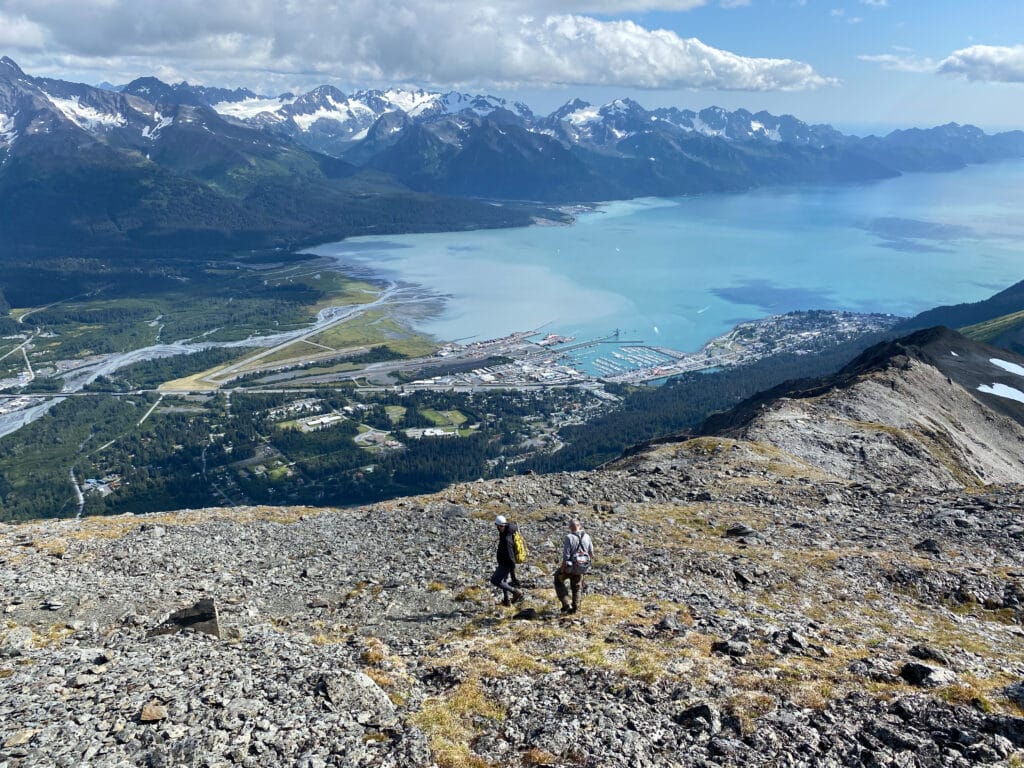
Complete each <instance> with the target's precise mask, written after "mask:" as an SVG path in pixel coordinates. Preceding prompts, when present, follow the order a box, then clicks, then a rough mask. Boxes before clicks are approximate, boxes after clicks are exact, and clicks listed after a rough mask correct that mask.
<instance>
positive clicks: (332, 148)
mask: <svg viewBox="0 0 1024 768" xmlns="http://www.w3.org/2000/svg"><path fill="white" fill-rule="evenodd" d="M209 104H210V106H211V107H212V108H213V109H214V110H216V111H217V112H218V113H220V114H221V115H223V116H224V117H226V118H229V119H233V120H238V121H240V122H243V123H245V124H247V125H252V126H256V127H264V128H271V129H273V130H276V131H279V132H282V133H284V134H286V135H288V136H291V137H293V138H295V139H296V140H297V141H299V142H300V143H302V144H303V145H305V146H308V147H310V148H313V149H316V150H318V151H323V152H327V153H329V154H335V155H337V154H342V153H344V152H345V150H347V149H349V148H350V146H349V145H351V143H352V142H356V141H360V140H362V139H365V138H366V137H367V135H368V133H369V129H370V127H371V126H372V125H373V124H374V123H375V122H377V120H379V119H380V118H381V117H383V116H384V115H387V114H393V113H400V114H402V115H405V116H406V117H407V118H409V120H410V121H412V122H417V123H419V122H428V121H432V120H438V119H441V118H444V117H448V116H451V115H456V114H459V113H462V112H466V113H472V114H475V115H480V116H484V115H490V114H492V113H493V112H495V111H497V110H504V111H508V112H511V113H512V114H514V115H516V116H518V117H519V118H521V119H523V120H527V121H532V120H533V113H532V112H531V111H530V109H529V107H527V106H526V105H525V104H522V103H519V102H514V103H510V102H508V101H506V100H505V99H501V98H498V97H496V96H480V95H473V94H468V93H458V92H456V91H449V92H447V93H440V92H434V91H425V90H422V89H399V88H394V89H389V90H362V91H356V92H355V93H353V94H349V95H346V94H345V93H343V92H342V91H340V90H339V89H337V88H335V87H333V86H330V85H324V86H320V87H318V88H315V89H313V90H312V91H309V92H307V93H304V94H302V95H301V96H294V95H292V94H284V95H281V96H277V97H268V96H256V95H255V94H246V95H244V96H241V95H238V94H237V93H236V94H232V95H231V96H230V97H229V98H225V99H223V100H220V101H210V102H209Z"/></svg>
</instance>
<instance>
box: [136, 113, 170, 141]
mask: <svg viewBox="0 0 1024 768" xmlns="http://www.w3.org/2000/svg"><path fill="white" fill-rule="evenodd" d="M153 120H154V122H155V125H152V126H149V125H147V126H145V127H143V129H142V138H144V139H150V140H153V139H155V138H156V137H157V136H158V135H159V134H160V131H162V130H163V129H164V128H166V127H168V126H169V125H174V118H173V117H168V116H166V115H161V114H160V113H159V112H154V113H153Z"/></svg>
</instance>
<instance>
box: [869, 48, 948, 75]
mask: <svg viewBox="0 0 1024 768" xmlns="http://www.w3.org/2000/svg"><path fill="white" fill-rule="evenodd" d="M857 58H858V59H860V60H861V61H870V62H873V63H875V64H881V65H882V67H883V69H888V70H891V71H894V72H934V71H935V68H936V67H937V66H938V64H937V63H936V62H935V60H934V59H929V58H926V57H920V56H914V55H911V54H910V53H909V52H908V53H878V54H864V55H863V56H858V57H857Z"/></svg>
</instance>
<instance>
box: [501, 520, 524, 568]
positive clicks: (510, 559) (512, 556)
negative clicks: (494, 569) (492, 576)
mask: <svg viewBox="0 0 1024 768" xmlns="http://www.w3.org/2000/svg"><path fill="white" fill-rule="evenodd" d="M518 530H519V526H518V525H516V524H515V523H509V524H508V525H506V526H505V530H504V531H502V532H499V533H498V551H497V557H498V565H510V566H513V567H515V564H516V548H515V544H513V542H512V537H513V536H514V535H515V532H516V531H518Z"/></svg>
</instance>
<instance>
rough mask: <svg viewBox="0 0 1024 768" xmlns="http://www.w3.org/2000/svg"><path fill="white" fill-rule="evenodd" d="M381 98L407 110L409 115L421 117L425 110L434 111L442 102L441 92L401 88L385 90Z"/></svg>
mask: <svg viewBox="0 0 1024 768" xmlns="http://www.w3.org/2000/svg"><path fill="white" fill-rule="evenodd" d="M381 98H382V99H384V100H385V101H386V102H388V104H390V105H391V106H392V107H394V108H395V109H400V110H402V111H403V112H405V114H407V115H408V116H409V117H419V116H420V115H422V114H423V113H424V112H428V111H432V110H434V109H436V108H437V106H438V104H439V103H440V102H441V94H439V93H431V92H429V91H406V90H401V89H392V90H390V91H384V92H383V93H382V94H381ZM446 111H447V110H446Z"/></svg>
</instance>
